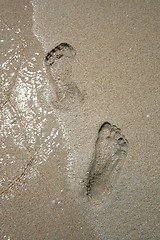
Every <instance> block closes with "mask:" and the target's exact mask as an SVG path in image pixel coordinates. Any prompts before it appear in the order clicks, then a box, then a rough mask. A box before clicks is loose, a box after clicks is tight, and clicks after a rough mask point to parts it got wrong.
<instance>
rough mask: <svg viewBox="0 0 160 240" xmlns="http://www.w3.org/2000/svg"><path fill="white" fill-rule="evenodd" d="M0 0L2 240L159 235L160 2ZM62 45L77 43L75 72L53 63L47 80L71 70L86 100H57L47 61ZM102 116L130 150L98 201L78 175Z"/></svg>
mask: <svg viewBox="0 0 160 240" xmlns="http://www.w3.org/2000/svg"><path fill="white" fill-rule="evenodd" d="M0 8H1V9H3V11H2V12H1V29H3V30H2V31H1V44H2V47H1V62H0V63H1V85H2V87H1V89H2V93H1V96H2V97H1V135H2V138H1V141H2V143H1V146H2V148H1V150H2V151H1V152H2V154H1V159H0V164H1V165H0V166H1V168H0V192H1V198H0V222H1V226H0V238H1V239H11V240H12V239H13V240H14V239H27V240H29V239H31V240H32V239H50V240H52V239H53V240H54V239H55V240H59V239H65V240H66V239H67V240H68V239H70V240H72V239H86V240H88V239H97V240H98V239H103V240H108V239H111V240H116V239H117V240H118V239H131V240H138V239H139V240H142V239H144V240H146V239H153V240H158V239H159V238H160V235H159V225H160V221H159V219H160V217H159V211H158V210H159V205H160V201H159V195H160V191H159V187H158V186H159V180H160V179H159V175H160V174H159V161H160V157H159V155H160V148H159V140H160V137H159V136H160V130H159V119H160V112H159V104H160V97H159V90H160V80H159V79H160V69H159V66H160V61H159V54H160V48H159V38H160V28H159V27H160V24H159V10H160V2H159V1H144V0H143V1H100V2H99V1H80V2H78V1H51V0H47V1H45V2H44V1H41V0H39V1H37V0H32V1H31V3H30V2H29V1H25V0H23V1H18V0H16V1H14V2H13V1H1V2H0ZM64 42H65V43H68V44H70V45H71V46H73V48H74V49H75V50H76V55H75V56H74V58H73V61H72V62H71V63H69V64H71V66H72V69H71V71H70V69H69V70H68V69H67V70H66V65H67V64H68V62H67V63H63V62H62V63H61V62H60V61H59V62H58V60H57V62H58V63H57V65H55V70H54V68H53V72H54V73H53V75H54V77H53V80H54V78H57V79H59V78H60V77H62V75H64V78H65V79H66V76H68V78H69V80H68V79H67V80H68V81H69V83H70V81H71V82H72V83H74V86H75V85H76V86H77V88H78V89H79V90H80V92H81V93H82V95H83V96H84V101H82V102H80V103H78V104H76V105H74V104H73V102H71V103H70V102H69V103H70V104H69V109H68V108H67V109H66V108H63V106H62V107H61V108H59V107H56V106H55V105H54V104H53V103H52V99H51V97H50V96H51V93H53V98H54V97H55V88H54V86H52V84H51V82H52V79H51V78H50V76H49V74H48V72H47V70H46V65H45V57H46V55H47V54H48V53H49V52H50V51H51V50H52V49H54V48H55V47H56V46H58V45H59V44H60V43H64ZM58 64H59V65H58ZM59 66H60V67H59ZM61 66H63V68H61ZM60 69H62V70H61V72H60ZM67 74H68V75H67ZM67 104H68V102H67ZM72 106H73V107H72ZM106 121H107V122H109V123H111V124H114V125H116V126H117V127H118V128H120V129H121V131H122V133H123V134H124V136H125V137H126V139H127V140H128V142H129V148H128V150H127V157H126V160H125V162H124V165H123V168H122V171H121V174H120V176H119V177H118V180H117V182H116V184H115V185H114V187H113V190H112V192H111V193H110V194H108V195H105V196H104V197H103V199H101V200H100V201H98V202H97V201H92V200H89V199H88V198H87V197H86V196H85V195H84V194H83V191H82V185H81V182H82V180H83V179H84V177H85V176H86V172H87V171H88V167H89V165H90V163H91V161H92V158H93V155H94V151H95V143H96V140H97V137H98V130H99V128H100V127H101V125H102V124H103V123H104V122H106Z"/></svg>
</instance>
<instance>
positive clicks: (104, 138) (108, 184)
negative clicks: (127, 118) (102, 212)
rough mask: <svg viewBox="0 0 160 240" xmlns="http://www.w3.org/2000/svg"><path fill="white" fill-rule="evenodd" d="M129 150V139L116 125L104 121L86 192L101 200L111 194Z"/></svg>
mask: <svg viewBox="0 0 160 240" xmlns="http://www.w3.org/2000/svg"><path fill="white" fill-rule="evenodd" d="M127 150H128V141H127V140H126V139H125V137H124V135H122V134H121V130H120V129H119V128H117V127H116V126H115V125H111V124H110V123H108V122H106V123H104V124H103V125H102V126H101V127H100V129H99V132H98V138H97V141H96V144H95V152H94V156H93V160H92V162H91V165H90V169H89V172H88V177H87V182H86V194H87V195H89V196H90V197H91V198H93V199H96V200H99V199H100V198H101V197H102V194H103V195H104V194H107V195H109V194H110V193H111V192H112V190H113V188H114V186H115V184H116V182H117V181H118V178H119V175H120V172H121V169H122V167H123V164H124V161H125V158H126V155H127Z"/></svg>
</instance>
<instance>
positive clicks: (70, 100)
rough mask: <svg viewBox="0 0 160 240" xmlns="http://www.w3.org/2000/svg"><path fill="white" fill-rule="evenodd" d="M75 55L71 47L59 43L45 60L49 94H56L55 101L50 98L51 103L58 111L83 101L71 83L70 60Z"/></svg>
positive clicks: (74, 85)
mask: <svg viewBox="0 0 160 240" xmlns="http://www.w3.org/2000/svg"><path fill="white" fill-rule="evenodd" d="M75 55H76V51H75V50H74V48H73V47H72V46H71V45H69V44H68V43H61V44H59V45H58V46H57V47H55V48H54V49H53V50H51V51H50V52H49V53H48V54H47V56H46V58H45V65H46V69H47V72H48V75H49V77H50V86H51V92H52V91H54V90H55V92H56V97H55V98H56V99H54V100H53V98H52V96H51V102H52V104H53V105H54V106H55V107H57V108H60V109H71V108H73V107H74V106H75V105H76V104H78V103H79V102H81V101H82V100H83V96H82V94H81V92H80V90H79V89H78V87H77V85H76V84H75V83H74V82H72V81H71V72H72V60H73V58H74V56H75ZM50 95H52V93H51V94H50Z"/></svg>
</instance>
